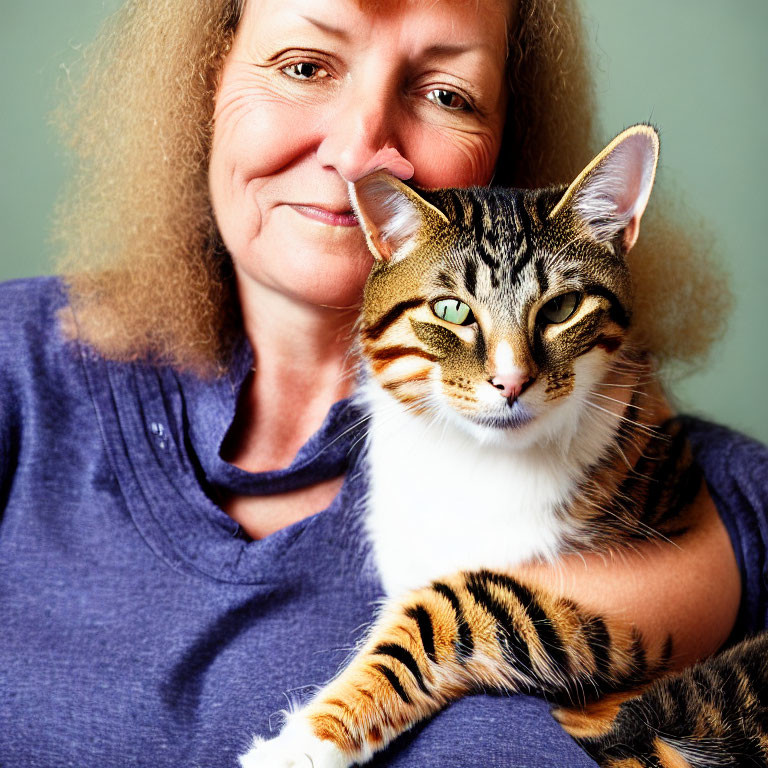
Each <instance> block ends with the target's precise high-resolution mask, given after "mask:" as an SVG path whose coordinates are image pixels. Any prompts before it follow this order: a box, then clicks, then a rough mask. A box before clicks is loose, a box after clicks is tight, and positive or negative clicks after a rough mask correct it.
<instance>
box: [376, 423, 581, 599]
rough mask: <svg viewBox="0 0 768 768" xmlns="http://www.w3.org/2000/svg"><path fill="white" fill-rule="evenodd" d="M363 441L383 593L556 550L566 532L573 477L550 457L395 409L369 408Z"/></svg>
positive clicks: (548, 554)
mask: <svg viewBox="0 0 768 768" xmlns="http://www.w3.org/2000/svg"><path fill="white" fill-rule="evenodd" d="M369 439H370V442H369V452H368V463H369V472H370V496H369V499H368V510H367V522H368V532H369V535H370V537H371V540H372V543H373V548H374V553H375V557H376V561H377V566H378V568H379V572H380V575H381V578H382V581H383V583H384V586H385V588H386V590H387V592H388V593H389V594H397V593H399V592H401V591H403V590H405V589H410V588H416V587H419V586H422V585H424V584H425V583H428V582H429V581H430V580H432V579H436V578H439V577H440V576H443V575H446V574H449V573H452V572H454V571H456V570H459V569H475V568H496V569H503V568H508V567H511V566H513V565H515V564H516V563H520V562H522V561H525V560H528V559H530V558H531V557H536V556H543V557H551V556H554V555H555V554H556V553H557V551H558V549H559V548H560V545H561V543H562V541H563V539H564V537H565V536H566V535H567V533H568V529H567V523H565V522H564V520H563V516H562V514H561V511H562V509H563V506H564V505H567V503H568V502H569V500H570V499H571V498H572V496H573V494H574V492H575V488H576V481H575V480H574V476H573V473H572V472H569V471H568V468H567V467H564V466H563V465H562V463H561V462H559V461H557V460H554V459H552V458H551V457H548V456H546V454H542V453H541V452H533V451H529V452H524V451H522V452H521V451H513V450H510V449H509V448H504V447H500V446H498V445H496V446H493V445H482V444H479V443H478V442H477V441H476V440H473V439H472V438H471V437H469V436H467V435H465V434H463V433H462V432H461V431H460V430H458V429H457V428H456V427H454V426H452V425H445V424H441V425H434V424H432V425H430V424H425V423H422V422H420V421H418V420H415V419H413V418H411V417H408V416H407V415H406V416H403V415H400V414H392V413H391V412H390V413H389V414H387V415H384V414H374V416H373V418H372V424H371V431H370V438H369Z"/></svg>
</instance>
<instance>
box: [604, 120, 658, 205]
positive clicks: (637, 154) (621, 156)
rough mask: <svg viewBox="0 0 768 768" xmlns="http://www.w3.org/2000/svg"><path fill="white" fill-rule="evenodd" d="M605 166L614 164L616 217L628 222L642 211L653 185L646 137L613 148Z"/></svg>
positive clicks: (649, 150)
mask: <svg viewBox="0 0 768 768" xmlns="http://www.w3.org/2000/svg"><path fill="white" fill-rule="evenodd" d="M613 154H614V155H616V156H617V157H616V159H615V161H614V158H613V155H612V156H611V157H610V158H609V159H608V161H607V162H608V163H611V164H613V162H615V163H616V166H617V167H616V169H615V171H614V170H613V169H611V170H609V171H608V172H609V173H615V174H616V176H617V181H618V182H619V185H618V190H617V195H616V215H617V216H618V217H619V218H622V219H630V218H633V217H634V216H635V215H637V212H638V210H640V215H641V216H642V212H643V211H644V210H645V206H646V204H647V203H648V197H649V195H650V193H651V183H652V181H653V166H654V159H655V158H654V154H653V148H652V145H651V144H650V141H649V139H648V137H647V136H645V135H642V134H640V135H637V136H630V137H629V138H627V139H626V140H625V141H624V142H623V143H622V144H621V146H619V147H617V148H616V151H615V152H614V153H613Z"/></svg>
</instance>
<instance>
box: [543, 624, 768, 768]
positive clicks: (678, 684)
mask: <svg viewBox="0 0 768 768" xmlns="http://www.w3.org/2000/svg"><path fill="white" fill-rule="evenodd" d="M553 714H554V715H555V717H556V718H557V720H558V721H559V722H560V724H561V725H562V726H563V728H565V730H566V731H567V732H568V733H570V734H571V736H573V737H574V738H575V739H576V741H578V742H579V744H580V745H581V746H582V747H583V748H584V749H585V750H586V751H587V752H589V754H590V755H592V757H593V758H594V759H595V760H596V761H597V762H598V763H600V765H601V766H604V767H605V768H614V766H615V768H620V767H621V768H625V767H627V766H637V767H638V768H646V767H648V768H650V767H651V766H654V768H657V767H658V766H663V768H690V766H723V767H724V766H739V765H750V766H756V767H757V766H768V633H763V634H762V635H758V636H756V637H754V638H751V639H749V640H746V641H744V642H742V643H739V644H738V645H736V646H734V647H733V648H731V649H729V650H727V651H724V652H723V653H720V654H718V655H717V656H714V657H712V658H711V659H707V660H706V661H703V662H701V663H699V664H696V665H695V666H693V667H689V668H688V669H685V670H683V671H682V672H680V673H678V674H676V675H670V676H667V677H664V678H662V679H660V680H657V681H655V682H654V683H651V684H650V685H648V686H647V687H646V688H645V690H644V691H642V692H639V693H637V694H636V695H634V696H633V695H627V694H622V695H616V696H608V697H606V698H604V699H601V700H600V701H597V702H595V703H594V704H591V705H588V706H586V707H581V708H568V709H560V710H556V711H555V712H554V713H553Z"/></svg>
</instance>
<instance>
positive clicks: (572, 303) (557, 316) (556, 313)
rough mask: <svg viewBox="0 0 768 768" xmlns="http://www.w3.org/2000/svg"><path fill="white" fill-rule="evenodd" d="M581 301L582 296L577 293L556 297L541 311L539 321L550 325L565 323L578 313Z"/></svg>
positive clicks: (572, 292)
mask: <svg viewBox="0 0 768 768" xmlns="http://www.w3.org/2000/svg"><path fill="white" fill-rule="evenodd" d="M580 301H581V294H580V293H577V292H576V291H571V293H563V294H560V296H555V298H554V299H550V300H549V301H548V302H547V303H546V304H545V305H544V306H543V307H542V308H541V309H540V310H539V320H540V321H543V322H545V323H548V324H552V323H564V322H565V321H566V320H567V319H568V318H569V317H571V315H573V313H574V312H575V311H576V308H577V307H578V306H579V302H580Z"/></svg>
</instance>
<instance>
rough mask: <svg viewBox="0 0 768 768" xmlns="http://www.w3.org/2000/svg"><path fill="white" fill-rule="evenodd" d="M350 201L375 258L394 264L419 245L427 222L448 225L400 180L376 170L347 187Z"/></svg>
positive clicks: (445, 219) (431, 206) (444, 219)
mask: <svg viewBox="0 0 768 768" xmlns="http://www.w3.org/2000/svg"><path fill="white" fill-rule="evenodd" d="M349 199H350V201H351V202H352V208H353V210H354V211H355V214H356V216H357V218H358V220H359V222H360V226H361V228H362V230H363V233H364V234H365V239H366V242H367V243H368V247H369V248H370V250H371V253H372V254H373V255H374V258H376V259H379V260H382V261H387V262H392V263H394V262H396V261H400V260H401V259H403V258H405V257H406V256H407V255H408V254H410V253H411V252H412V251H413V250H414V249H415V248H416V246H417V245H418V243H419V240H420V234H421V232H422V230H423V228H424V227H425V225H427V224H429V223H437V222H438V221H441V222H443V223H448V219H447V218H446V217H445V215H444V214H443V213H442V212H441V211H439V210H438V209H437V208H435V206H433V205H431V204H430V203H428V202H427V201H426V200H424V198H422V197H420V196H419V195H418V194H417V193H416V192H415V191H414V190H413V189H411V188H410V187H408V186H406V185H405V184H403V182H402V181H400V179H397V178H396V177H394V176H392V175H391V174H389V173H386V172H385V171H376V172H374V173H371V174H369V175H368V176H365V177H363V178H362V179H360V180H359V181H356V182H354V183H352V182H350V184H349Z"/></svg>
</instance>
